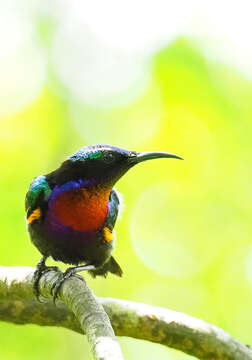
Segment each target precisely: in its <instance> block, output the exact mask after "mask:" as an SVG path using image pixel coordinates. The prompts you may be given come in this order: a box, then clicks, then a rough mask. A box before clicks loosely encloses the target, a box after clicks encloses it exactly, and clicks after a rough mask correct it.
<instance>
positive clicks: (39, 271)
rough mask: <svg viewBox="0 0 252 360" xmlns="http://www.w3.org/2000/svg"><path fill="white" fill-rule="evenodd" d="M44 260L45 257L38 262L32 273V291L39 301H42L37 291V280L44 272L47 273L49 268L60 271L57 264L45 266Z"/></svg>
mask: <svg viewBox="0 0 252 360" xmlns="http://www.w3.org/2000/svg"><path fill="white" fill-rule="evenodd" d="M45 261H46V258H42V259H41V260H40V261H39V262H38V264H37V267H36V270H35V272H34V275H33V293H34V295H35V297H36V299H37V300H38V301H39V302H42V301H41V300H40V292H39V280H40V279H41V277H42V276H43V275H44V274H45V273H47V272H48V271H51V270H54V271H60V269H59V268H58V267H57V266H46V264H45Z"/></svg>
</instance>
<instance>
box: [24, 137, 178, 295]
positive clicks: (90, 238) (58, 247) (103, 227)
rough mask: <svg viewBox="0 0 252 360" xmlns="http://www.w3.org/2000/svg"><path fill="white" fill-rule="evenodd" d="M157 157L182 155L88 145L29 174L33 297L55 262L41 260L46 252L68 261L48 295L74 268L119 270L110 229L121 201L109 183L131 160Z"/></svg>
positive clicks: (100, 271) (54, 292) (116, 272)
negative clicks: (34, 250) (52, 166)
mask: <svg viewBox="0 0 252 360" xmlns="http://www.w3.org/2000/svg"><path fill="white" fill-rule="evenodd" d="M158 158H174V159H181V160H183V158H181V157H180V156H178V155H175V154H171V153H168V152H160V151H153V152H136V151H128V150H125V149H121V148H119V147H116V146H111V145H102V144H98V145H89V146H84V147H83V148H81V149H79V150H78V151H77V152H75V153H74V154H73V155H71V156H69V157H68V158H67V159H66V160H65V161H64V162H63V163H62V164H61V165H60V166H59V167H58V168H57V169H56V170H54V171H52V172H50V173H48V174H46V175H40V176H38V177H36V178H35V179H34V180H33V182H32V183H31V185H30V187H29V189H28V192H27V194H26V197H25V209H26V225H27V229H28V233H29V236H30V240H31V242H32V243H33V244H34V245H35V247H36V248H37V249H38V250H39V252H40V253H41V255H42V258H41V259H40V261H39V262H38V264H37V266H36V271H35V272H34V279H33V290H34V293H35V295H36V297H37V299H38V300H39V296H40V294H39V285H38V284H39V280H40V278H41V276H42V275H43V274H44V273H45V272H47V271H49V270H51V269H52V268H53V269H55V268H57V267H52V266H46V260H47V259H48V258H49V257H51V258H53V259H54V260H55V261H60V262H63V263H65V264H68V265H74V266H71V267H69V268H68V269H67V270H66V271H65V272H64V273H62V272H61V277H60V279H59V281H58V282H56V283H55V284H54V286H53V288H52V295H53V298H54V301H56V299H57V297H58V295H59V290H60V288H61V286H62V284H63V282H64V281H65V280H66V279H67V278H69V277H71V276H73V275H74V276H78V277H80V275H78V273H79V272H82V271H88V272H89V273H90V274H91V275H92V276H93V277H96V276H104V277H106V276H107V274H108V273H112V274H114V275H117V276H120V277H121V276H122V269H121V267H120V265H119V264H118V263H117V261H116V260H115V259H114V257H113V256H112V251H113V248H114V246H115V233H114V231H113V229H114V226H115V223H116V220H117V217H118V212H119V209H120V205H121V201H120V195H119V193H118V192H117V190H116V189H115V188H114V185H115V183H116V182H117V181H118V180H119V179H120V178H121V177H122V176H123V175H124V174H125V173H126V172H127V171H128V170H130V169H131V168H132V167H133V166H135V165H136V164H139V163H141V162H143V161H147V160H151V159H158ZM57 269H58V268H57ZM81 278H82V277H81ZM82 279H83V278H82Z"/></svg>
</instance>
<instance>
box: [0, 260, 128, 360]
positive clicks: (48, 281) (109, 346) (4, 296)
mask: <svg viewBox="0 0 252 360" xmlns="http://www.w3.org/2000/svg"><path fill="white" fill-rule="evenodd" d="M0 273H1V275H0V278H1V279H2V280H3V282H1V283H0V284H1V285H0V293H1V305H2V309H3V310H2V309H1V311H0V313H1V315H3V316H6V315H7V309H6V305H7V304H8V303H9V306H11V303H10V302H9V301H8V299H10V298H12V296H11V294H12V292H14V294H15V295H14V294H12V295H14V299H13V298H12V299H13V300H14V308H12V311H14V313H13V314H14V317H15V318H16V321H18V319H17V318H19V317H22V316H21V314H22V313H24V314H26V318H27V319H28V318H29V316H32V318H33V320H32V322H35V321H38V319H36V317H37V316H39V317H40V320H41V319H42V314H41V312H40V311H37V312H32V311H31V310H32V309H31V306H32V307H33V310H35V307H37V309H39V308H40V307H38V304H39V302H38V301H37V300H35V301H34V300H32V298H33V295H32V277H33V273H34V269H32V268H18V267H17V268H15V267H14V268H6V267H0ZM60 275H61V273H60V272H59V271H49V272H47V273H45V274H44V275H43V276H42V278H41V280H40V282H39V288H40V293H41V295H43V296H44V297H46V298H52V294H51V288H52V286H53V284H55V282H56V281H58V280H59V279H60ZM83 280H84V279H83ZM21 294H22V295H21ZM23 297H24V298H25V300H28V307H27V308H26V301H24V298H23ZM59 299H60V300H62V301H63V302H64V304H65V305H66V306H67V308H68V309H70V310H71V311H72V313H73V314H74V315H75V316H76V319H78V323H79V327H80V328H81V330H82V332H83V333H86V335H87V339H88V342H89V344H90V346H91V351H92V353H93V356H94V359H96V360H122V359H123V357H122V352H121V349H120V345H119V343H118V341H117V339H116V337H115V333H114V330H113V328H112V326H111V323H110V320H109V317H108V315H107V314H106V312H105V311H104V309H103V307H102V305H101V304H100V303H99V302H98V301H97V299H96V297H95V296H94V294H93V292H92V291H91V290H90V289H89V288H88V286H87V285H86V282H85V280H84V281H82V280H80V279H79V278H78V277H75V276H73V277H71V280H66V281H64V283H63V284H62V286H61V289H60V292H59ZM6 300H7V302H6ZM31 300H32V301H31ZM47 306H48V304H47ZM9 310H11V308H9ZM44 310H45V309H44ZM55 310H56V308H55V306H54V309H53V308H52V304H50V316H52V315H53V314H54V311H55ZM65 310H66V309H65ZM27 311H28V312H29V316H27ZM5 312H6V314H5ZM9 315H10V314H9ZM58 316H59V317H60V316H61V315H60V313H58ZM51 321H52V320H51ZM38 323H39V321H38Z"/></svg>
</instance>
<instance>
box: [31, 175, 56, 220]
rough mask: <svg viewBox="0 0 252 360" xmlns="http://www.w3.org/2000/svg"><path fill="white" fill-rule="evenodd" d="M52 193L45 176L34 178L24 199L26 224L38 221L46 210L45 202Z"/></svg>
mask: <svg viewBox="0 0 252 360" xmlns="http://www.w3.org/2000/svg"><path fill="white" fill-rule="evenodd" d="M51 192H52V189H51V188H50V186H49V184H48V182H47V181H46V178H45V176H38V177H36V178H35V179H34V180H33V182H32V183H31V185H30V188H29V190H28V192H27V194H26V197H25V210H26V219H27V223H28V224H31V223H32V222H33V221H35V220H39V219H40V218H41V217H42V215H43V213H44V211H45V210H46V208H47V200H48V197H49V196H50V194H51Z"/></svg>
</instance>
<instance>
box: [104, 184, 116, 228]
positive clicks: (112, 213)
mask: <svg viewBox="0 0 252 360" xmlns="http://www.w3.org/2000/svg"><path fill="white" fill-rule="evenodd" d="M119 207H120V199H119V196H118V193H117V191H116V190H115V189H112V191H111V193H110V196H109V213H108V216H107V219H106V223H105V226H107V227H108V228H109V229H110V230H111V231H112V230H113V228H114V226H115V223H116V219H117V217H118V212H119Z"/></svg>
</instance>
